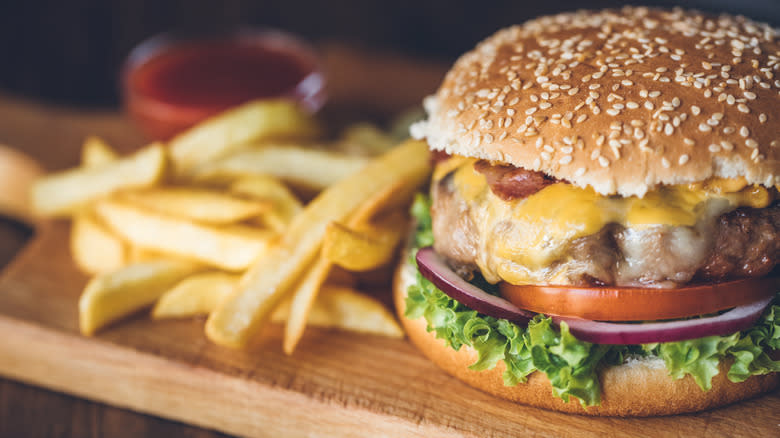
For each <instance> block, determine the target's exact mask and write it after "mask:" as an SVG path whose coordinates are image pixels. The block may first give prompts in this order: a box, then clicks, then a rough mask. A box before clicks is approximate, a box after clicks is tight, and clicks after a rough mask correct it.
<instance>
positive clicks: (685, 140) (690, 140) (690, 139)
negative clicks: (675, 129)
mask: <svg viewBox="0 0 780 438" xmlns="http://www.w3.org/2000/svg"><path fill="white" fill-rule="evenodd" d="M683 143H685V144H687V145H688V146H693V145H695V144H696V142H695V141H693V139H692V138H688V137H685V138H684V139H683Z"/></svg>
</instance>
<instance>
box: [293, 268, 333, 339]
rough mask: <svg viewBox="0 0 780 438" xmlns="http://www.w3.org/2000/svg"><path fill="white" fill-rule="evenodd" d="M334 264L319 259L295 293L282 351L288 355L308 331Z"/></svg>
mask: <svg viewBox="0 0 780 438" xmlns="http://www.w3.org/2000/svg"><path fill="white" fill-rule="evenodd" d="M332 266H333V264H332V263H331V262H330V260H328V259H326V258H324V257H317V260H316V261H315V262H314V265H313V266H311V267H310V268H309V271H308V272H307V273H306V276H304V277H303V280H302V281H301V283H300V284H299V285H298V286H297V287H296V288H295V291H294V292H293V296H292V301H291V303H290V311H289V314H288V317H287V324H286V325H285V326H284V340H283V341H282V349H283V350H284V352H285V353H287V354H292V353H293V351H294V350H295V346H296V345H298V342H300V340H301V337H302V336H303V331H304V330H305V329H306V321H307V320H308V318H309V313H310V312H311V308H312V306H313V305H314V302H315V300H316V299H317V293H318V292H319V291H320V289H321V288H322V285H323V284H324V283H325V279H326V278H328V275H329V274H330V269H331V267H332Z"/></svg>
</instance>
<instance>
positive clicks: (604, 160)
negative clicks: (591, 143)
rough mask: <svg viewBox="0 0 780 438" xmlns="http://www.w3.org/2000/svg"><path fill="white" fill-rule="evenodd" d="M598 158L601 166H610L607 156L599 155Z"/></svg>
mask: <svg viewBox="0 0 780 438" xmlns="http://www.w3.org/2000/svg"><path fill="white" fill-rule="evenodd" d="M598 159H599V165H600V166H601V167H609V160H608V159H607V158H606V157H602V156H599V158H598Z"/></svg>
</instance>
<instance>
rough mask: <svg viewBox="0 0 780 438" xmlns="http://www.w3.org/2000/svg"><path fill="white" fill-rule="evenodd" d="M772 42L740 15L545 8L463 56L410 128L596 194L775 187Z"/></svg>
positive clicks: (776, 84) (778, 50) (777, 101)
mask: <svg viewBox="0 0 780 438" xmlns="http://www.w3.org/2000/svg"><path fill="white" fill-rule="evenodd" d="M779 57H780V41H778V32H777V31H776V30H775V29H773V28H771V27H770V26H769V25H767V24H763V23H756V22H753V21H750V20H748V19H746V18H744V17H734V16H728V15H721V16H719V17H715V16H710V15H703V14H700V13H697V12H692V11H684V10H680V9H675V10H673V11H663V10H656V9H648V8H631V7H626V8H624V9H621V10H605V11H601V12H592V11H579V12H574V13H565V14H559V15H553V16H547V17H541V18H538V19H535V20H531V21H529V22H526V23H525V24H523V25H519V26H513V27H510V28H507V29H504V30H501V31H499V32H498V33H496V34H495V35H493V36H491V37H489V38H488V39H486V40H485V41H483V42H482V43H480V44H479V45H478V46H477V47H476V48H475V49H474V50H472V51H471V52H468V53H466V54H465V55H463V56H462V57H461V58H460V59H459V60H458V61H457V62H456V63H455V65H454V66H453V68H452V69H451V70H450V72H449V73H448V74H447V76H446V78H445V79H444V82H443V83H442V85H441V87H440V88H439V90H438V92H437V93H436V95H435V96H431V97H430V98H429V99H427V100H426V109H427V111H428V113H429V118H428V120H427V121H424V122H420V123H418V124H416V125H413V127H412V135H413V136H415V137H417V138H423V137H426V138H427V139H428V142H429V143H430V145H431V147H432V148H433V149H436V150H443V151H446V152H448V153H450V154H458V155H464V156H471V157H478V158H483V159H487V160H493V161H497V162H503V163H510V164H513V165H515V166H519V167H523V168H526V169H531V170H538V171H542V172H544V173H546V174H548V175H551V176H553V177H555V178H559V179H564V180H568V181H570V182H572V183H573V184H576V185H578V186H582V187H584V186H591V187H593V188H594V189H595V190H596V191H598V192H599V193H601V194H615V193H617V194H621V195H623V196H628V195H639V196H642V195H644V193H645V192H647V191H648V190H649V189H651V188H653V187H654V186H656V185H658V184H681V183H689V182H697V181H702V180H705V179H707V178H709V177H712V176H718V177H727V178H730V177H738V176H744V177H745V178H746V179H747V181H748V182H749V183H750V184H763V185H765V186H773V185H776V184H778V183H780V173H778V169H780V166H778V159H780V135H779V134H778V132H780V124H779V123H778V117H780V115H778V113H777V108H780V93H779V92H780V58H779Z"/></svg>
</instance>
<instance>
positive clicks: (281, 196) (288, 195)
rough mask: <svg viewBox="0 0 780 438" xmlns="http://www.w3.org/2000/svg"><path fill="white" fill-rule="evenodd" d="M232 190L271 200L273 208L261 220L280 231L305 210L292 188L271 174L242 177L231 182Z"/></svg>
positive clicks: (258, 198) (267, 200) (238, 193)
mask: <svg viewBox="0 0 780 438" xmlns="http://www.w3.org/2000/svg"><path fill="white" fill-rule="evenodd" d="M230 191H231V192H232V193H235V194H237V195H243V196H248V197H251V198H253V199H257V200H260V201H266V202H271V203H272V204H273V208H272V209H271V210H269V211H267V212H266V213H265V214H263V215H262V216H261V220H262V222H263V223H264V224H265V225H266V226H268V227H269V228H271V229H273V230H276V231H279V232H281V231H283V230H284V229H285V228H287V225H289V224H290V222H291V221H292V218H293V217H295V215H296V214H298V213H300V211H301V210H303V204H301V201H299V200H298V198H296V197H295V195H293V193H292V192H291V191H290V189H288V188H287V186H285V185H284V184H282V183H281V182H280V181H279V180H278V179H276V178H273V177H270V176H253V177H248V178H243V179H240V180H238V181H236V182H234V183H233V184H231V186H230Z"/></svg>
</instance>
